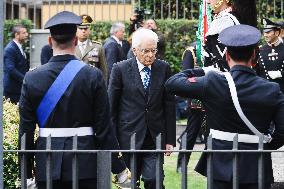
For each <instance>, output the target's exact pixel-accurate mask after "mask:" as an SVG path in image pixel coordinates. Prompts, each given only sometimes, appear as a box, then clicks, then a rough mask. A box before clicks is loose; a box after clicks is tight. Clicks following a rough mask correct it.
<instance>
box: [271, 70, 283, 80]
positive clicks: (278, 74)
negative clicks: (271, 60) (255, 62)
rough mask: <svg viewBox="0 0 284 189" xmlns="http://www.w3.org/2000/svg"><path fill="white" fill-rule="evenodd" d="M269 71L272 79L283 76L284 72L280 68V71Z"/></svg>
mask: <svg viewBox="0 0 284 189" xmlns="http://www.w3.org/2000/svg"><path fill="white" fill-rule="evenodd" d="M267 73H268V75H269V77H270V78H271V79H276V78H280V77H282V74H281V72H280V71H279V70H278V71H268V72H267Z"/></svg>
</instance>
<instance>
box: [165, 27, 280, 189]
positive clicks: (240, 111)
mask: <svg viewBox="0 0 284 189" xmlns="http://www.w3.org/2000/svg"><path fill="white" fill-rule="evenodd" d="M260 38H261V33H260V31H259V30H258V29H256V28H254V27H252V26H248V25H242V24H240V25H236V26H232V27H229V28H227V29H224V30H223V31H222V32H221V33H220V35H219V40H220V42H221V43H222V44H223V45H224V46H225V47H227V52H226V58H227V60H228V65H229V67H230V72H223V73H220V71H219V72H217V71H216V70H214V69H212V68H210V69H209V68H208V67H204V68H202V69H188V70H185V71H182V72H181V73H178V74H176V75H174V76H172V77H171V78H170V79H168V81H167V82H166V84H165V87H166V89H167V91H168V92H169V93H170V94H175V95H179V96H183V97H189V98H196V99H199V100H201V101H202V103H203V106H204V109H205V111H206V125H207V126H208V128H210V135H211V137H212V149H213V150H232V149H233V141H234V137H236V136H237V139H238V149H239V150H244V151H245V150H257V149H258V145H259V140H260V138H262V137H263V141H262V142H263V143H264V144H263V148H264V149H265V150H266V149H267V150H270V149H278V148H280V147H281V146H282V145H283V143H284V117H283V114H284V95H283V93H282V92H281V91H280V88H279V85H278V84H277V83H274V82H269V81H267V80H264V79H263V78H261V77H258V76H257V75H256V73H255V71H254V70H253V69H252V68H251V64H252V63H253V59H254V57H255V51H256V48H257V43H258V41H259V40H260ZM210 70H211V71H210ZM212 70H214V71H212ZM272 121H273V122H274V123H275V131H274V133H273V134H272V140H271V136H270V135H269V134H270V133H269V129H270V123H271V122H272ZM262 133H263V134H262ZM237 134H238V135H237ZM207 154H208V153H202V155H201V157H200V160H199V162H198V164H197V167H196V168H195V170H196V171H197V172H199V173H200V174H202V175H205V176H206V175H207V160H208V159H207V158H208V157H207ZM211 155H212V156H211V158H212V164H211V165H210V167H211V170H210V172H212V175H213V176H212V179H213V186H211V187H212V188H214V189H215V188H216V189H230V188H233V175H234V173H233V172H234V170H233V165H234V160H235V159H234V157H235V156H234V154H233V153H231V152H226V153H218V152H217V153H212V154H211ZM262 155H263V156H262V157H263V159H262V160H263V162H262V165H263V169H264V171H263V172H262V173H263V177H262V178H263V180H262V181H263V188H264V189H269V188H270V185H271V183H272V182H273V173H272V163H271V154H270V153H264V154H262ZM258 160H259V153H250V152H240V153H238V172H237V175H238V176H237V177H238V182H237V183H239V186H238V188H241V189H258V187H259V186H258V180H259V179H258V175H259V173H260V172H258V171H260V170H258V167H259V163H258ZM208 166H209V165H208ZM207 176H209V175H207Z"/></svg>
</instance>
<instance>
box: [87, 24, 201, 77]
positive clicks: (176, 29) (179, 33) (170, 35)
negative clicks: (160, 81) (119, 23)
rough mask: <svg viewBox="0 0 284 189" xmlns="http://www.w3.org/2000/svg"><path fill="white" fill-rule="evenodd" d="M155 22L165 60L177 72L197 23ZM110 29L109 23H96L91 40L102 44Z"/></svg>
mask: <svg viewBox="0 0 284 189" xmlns="http://www.w3.org/2000/svg"><path fill="white" fill-rule="evenodd" d="M156 21H157V23H158V26H159V29H160V30H161V31H162V33H163V34H164V35H165V41H166V53H165V54H166V58H165V60H166V61H167V62H169V63H170V66H171V68H172V71H173V72H178V71H180V69H181V64H180V63H181V56H182V53H183V51H184V50H185V48H186V47H187V46H188V45H189V44H190V43H191V42H193V41H194V40H195V29H194V25H196V23H197V21H192V20H171V19H166V20H156ZM128 25H129V24H128V23H127V24H126V28H128ZM110 28H111V22H97V23H96V24H95V26H94V27H92V36H93V39H94V40H97V41H100V42H103V41H104V40H105V39H106V38H107V37H109V31H110ZM126 30H127V29H126ZM126 33H127V32H126Z"/></svg>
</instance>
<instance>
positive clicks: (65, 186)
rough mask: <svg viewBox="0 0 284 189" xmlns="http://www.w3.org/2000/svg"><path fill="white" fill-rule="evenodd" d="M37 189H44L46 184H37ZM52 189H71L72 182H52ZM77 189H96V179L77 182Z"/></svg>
mask: <svg viewBox="0 0 284 189" xmlns="http://www.w3.org/2000/svg"><path fill="white" fill-rule="evenodd" d="M37 187H38V189H46V182H37ZM52 189H72V181H60V180H57V181H53V182H52ZM78 189H97V180H96V179H81V180H79V187H78Z"/></svg>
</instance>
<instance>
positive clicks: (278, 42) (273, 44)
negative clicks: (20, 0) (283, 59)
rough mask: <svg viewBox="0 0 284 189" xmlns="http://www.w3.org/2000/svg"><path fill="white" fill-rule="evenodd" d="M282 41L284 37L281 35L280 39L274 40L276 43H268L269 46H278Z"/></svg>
mask: <svg viewBox="0 0 284 189" xmlns="http://www.w3.org/2000/svg"><path fill="white" fill-rule="evenodd" d="M280 43H283V39H282V38H281V37H278V40H277V41H276V42H274V43H267V45H269V46H271V47H272V46H274V47H276V46H278V45H279V44H280Z"/></svg>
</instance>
